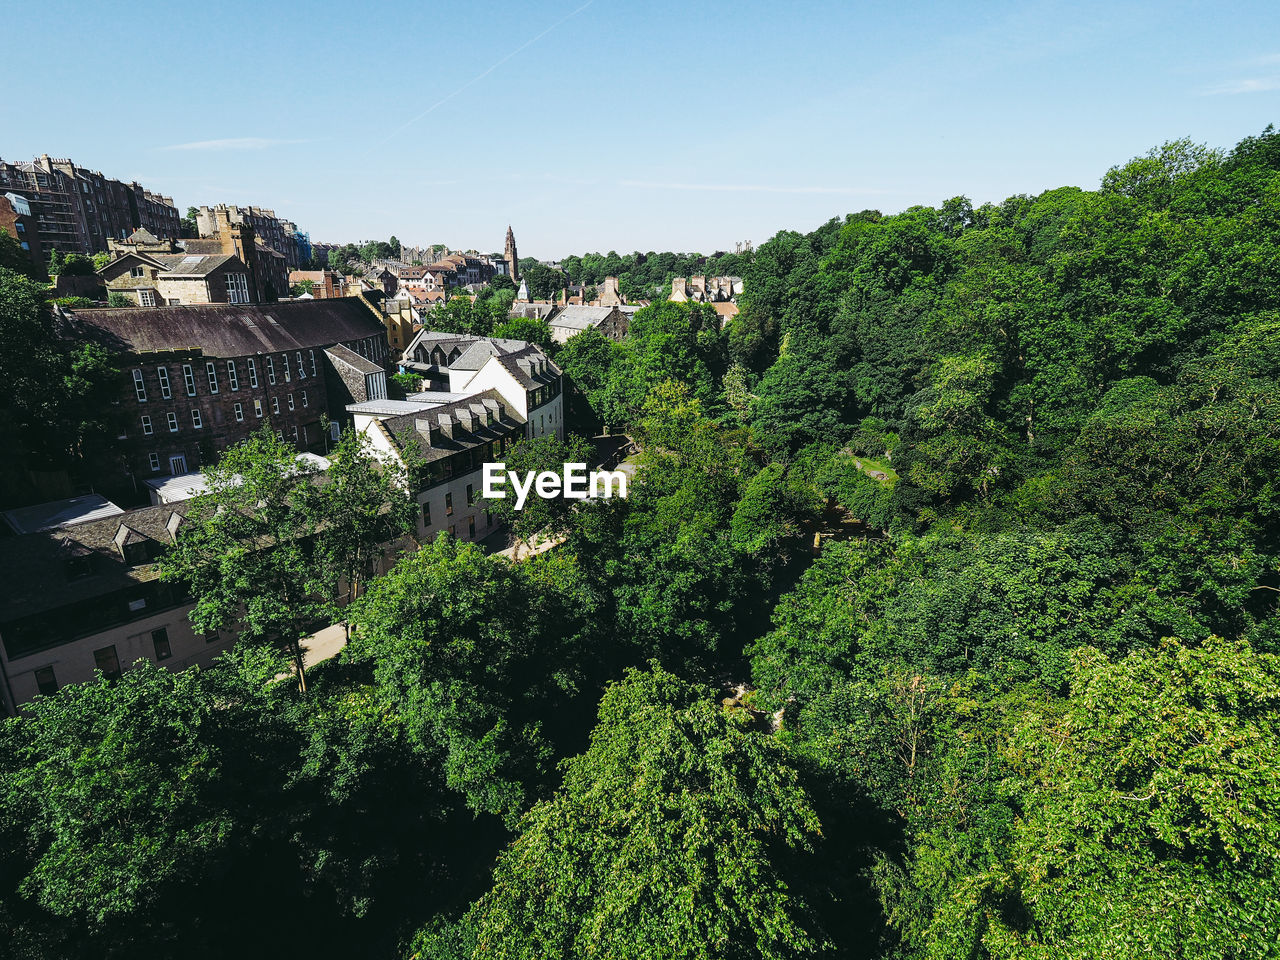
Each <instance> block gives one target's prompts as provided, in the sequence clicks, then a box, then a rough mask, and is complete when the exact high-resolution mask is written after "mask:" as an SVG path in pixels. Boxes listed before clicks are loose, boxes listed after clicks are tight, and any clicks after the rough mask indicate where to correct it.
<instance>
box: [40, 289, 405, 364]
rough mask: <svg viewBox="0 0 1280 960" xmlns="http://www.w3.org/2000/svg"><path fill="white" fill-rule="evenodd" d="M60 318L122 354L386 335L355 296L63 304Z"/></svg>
mask: <svg viewBox="0 0 1280 960" xmlns="http://www.w3.org/2000/svg"><path fill="white" fill-rule="evenodd" d="M60 317H61V322H60V325H61V333H62V335H63V336H64V337H65V338H67V339H71V340H77V341H86V340H87V341H91V342H95V343H101V344H103V345H104V346H107V347H109V348H111V349H114V350H119V351H122V352H126V353H147V352H157V351H197V350H202V351H203V352H204V354H205V355H207V356H213V357H243V356H252V355H254V354H259V353H270V352H275V351H283V350H298V349H302V348H305V347H327V346H329V345H331V344H335V343H343V342H346V341H350V340H359V339H362V338H364V337H383V336H385V335H386V329H385V327H383V325H382V321H381V320H380V319H379V318H378V317H377V316H376V315H375V314H374V312H373V311H372V310H370V309H369V308H368V307H367V306H366V305H365V304H363V303H361V302H360V301H359V300H358V299H356V298H354V297H337V298H334V299H331V300H295V301H289V302H281V303H259V304H247V303H234V304H233V303H207V304H183V305H180V306H171V307H111V308H105V309H89V310H66V309H63V310H62V311H61V312H60Z"/></svg>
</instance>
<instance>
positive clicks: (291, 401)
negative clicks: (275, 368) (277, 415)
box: [288, 393, 293, 410]
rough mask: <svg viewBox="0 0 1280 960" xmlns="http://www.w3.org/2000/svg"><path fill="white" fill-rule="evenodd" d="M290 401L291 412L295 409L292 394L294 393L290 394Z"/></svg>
mask: <svg viewBox="0 0 1280 960" xmlns="http://www.w3.org/2000/svg"><path fill="white" fill-rule="evenodd" d="M288 399H289V409H290V410H292V409H293V394H292V393H291V394H289V397H288Z"/></svg>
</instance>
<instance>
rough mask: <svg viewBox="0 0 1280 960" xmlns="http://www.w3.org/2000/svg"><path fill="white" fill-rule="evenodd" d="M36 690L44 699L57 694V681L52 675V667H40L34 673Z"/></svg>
mask: <svg viewBox="0 0 1280 960" xmlns="http://www.w3.org/2000/svg"><path fill="white" fill-rule="evenodd" d="M36 689H37V690H39V691H40V692H41V693H42V694H44V695H45V696H46V697H47V696H50V695H52V694H55V693H57V692H58V680H57V678H56V677H55V676H54V675H53V667H41V668H40V669H39V670H37V671H36Z"/></svg>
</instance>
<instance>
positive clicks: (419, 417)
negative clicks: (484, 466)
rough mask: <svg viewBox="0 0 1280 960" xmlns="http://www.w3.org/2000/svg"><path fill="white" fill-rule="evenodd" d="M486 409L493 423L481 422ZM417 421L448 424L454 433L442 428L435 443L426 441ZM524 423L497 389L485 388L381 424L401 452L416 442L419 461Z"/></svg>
mask: <svg viewBox="0 0 1280 960" xmlns="http://www.w3.org/2000/svg"><path fill="white" fill-rule="evenodd" d="M485 411H489V412H492V413H493V415H494V422H493V424H492V425H489V424H486V423H485V422H484V421H485V416H484V413H485ZM467 416H470V418H471V428H470V429H467V428H466V427H465V425H464V420H465V419H466V417H467ZM420 422H421V423H422V424H423V425H424V427H425V428H426V429H427V430H428V431H429V430H430V428H432V427H443V425H444V424H446V423H447V424H450V425H452V427H453V434H454V435H453V436H452V437H447V436H444V432H443V430H442V432H441V435H440V436H439V437H438V438H437V440H436V441H435V442H434V443H428V441H427V437H426V436H424V434H423V433H422V431H421V430H420V429H419V426H418V424H419V423H420ZM524 423H525V419H524V417H522V416H520V414H519V413H517V412H516V411H515V410H513V409H512V408H511V406H510V404H508V403H507V402H506V401H505V400H504V399H503V398H502V394H501V393H499V392H498V391H497V390H484V391H481V392H480V393H476V394H471V395H470V396H467V397H464V398H463V399H461V400H456V401H454V402H452V403H446V404H442V405H440V406H438V407H434V408H432V409H430V410H424V411H421V412H418V413H408V414H404V415H403V416H399V417H390V418H389V419H386V420H383V421H382V422H381V426H382V428H383V429H384V430H385V431H386V432H387V434H388V435H389V436H390V437H391V438H392V439H393V440H394V441H395V443H396V446H397V447H398V448H399V449H400V450H401V451H404V450H405V449H406V448H407V447H410V446H414V445H416V446H417V449H418V454H419V455H420V456H421V458H422V460H423V461H424V462H426V463H431V462H433V461H435V460H442V459H444V458H445V457H448V456H450V455H452V454H455V453H458V452H460V451H463V450H470V449H471V448H472V447H478V446H480V445H482V444H485V443H488V442H489V441H490V440H497V439H499V438H500V437H502V436H505V435H506V434H509V433H510V432H511V431H512V429H514V428H515V427H519V426H523V425H524Z"/></svg>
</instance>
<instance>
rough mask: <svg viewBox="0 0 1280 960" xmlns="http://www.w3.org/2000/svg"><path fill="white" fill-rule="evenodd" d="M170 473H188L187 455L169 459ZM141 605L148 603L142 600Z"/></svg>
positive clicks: (177, 475)
mask: <svg viewBox="0 0 1280 960" xmlns="http://www.w3.org/2000/svg"><path fill="white" fill-rule="evenodd" d="M169 472H170V473H171V474H173V475H174V476H175V477H180V476H182V475H183V474H184V473H186V472H187V455H186V454H185V453H176V454H174V455H173V456H172V457H170V458H169ZM139 602H140V603H146V602H147V601H145V600H141V601H139Z"/></svg>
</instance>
